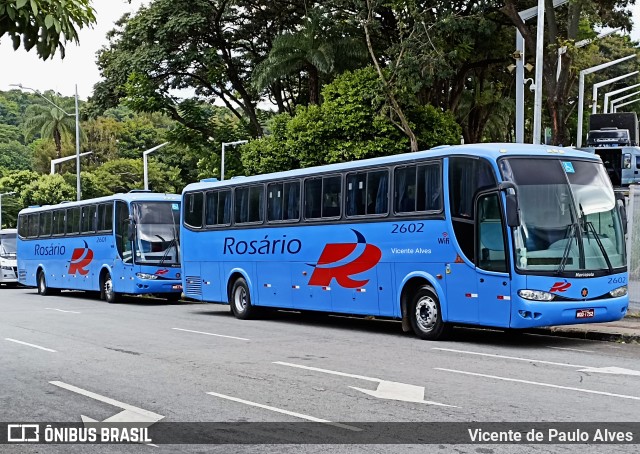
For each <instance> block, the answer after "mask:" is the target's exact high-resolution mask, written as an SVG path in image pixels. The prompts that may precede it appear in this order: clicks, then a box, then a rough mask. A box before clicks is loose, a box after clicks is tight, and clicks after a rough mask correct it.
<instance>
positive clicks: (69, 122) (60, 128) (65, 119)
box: [24, 96, 76, 158]
mask: <svg viewBox="0 0 640 454" xmlns="http://www.w3.org/2000/svg"><path fill="white" fill-rule="evenodd" d="M51 98H52V102H53V104H56V105H58V106H61V107H62V108H64V109H65V110H66V111H67V112H69V111H73V109H74V106H73V105H71V106H70V105H69V101H68V100H66V102H65V100H64V99H62V98H60V97H57V96H53V97H51ZM25 115H26V117H27V118H26V120H25V122H24V129H25V133H26V134H27V135H32V134H36V133H40V137H42V138H43V139H53V141H54V142H55V144H56V157H58V158H60V157H61V154H62V139H63V138H64V137H69V136H73V134H74V132H75V127H76V120H75V118H74V117H73V116H71V115H67V114H65V113H64V112H63V111H62V110H61V109H58V108H56V107H54V106H53V105H51V104H45V103H44V101H43V102H42V104H32V105H30V106H29V107H28V108H27V110H26V113H25Z"/></svg>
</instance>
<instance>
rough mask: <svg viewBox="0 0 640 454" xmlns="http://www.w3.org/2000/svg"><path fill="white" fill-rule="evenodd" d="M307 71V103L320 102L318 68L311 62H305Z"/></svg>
mask: <svg viewBox="0 0 640 454" xmlns="http://www.w3.org/2000/svg"><path fill="white" fill-rule="evenodd" d="M307 72H308V73H309V104H320V93H319V91H320V78H319V76H318V68H316V67H315V66H313V65H312V64H307Z"/></svg>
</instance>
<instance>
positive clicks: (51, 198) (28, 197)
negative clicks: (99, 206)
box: [21, 174, 76, 206]
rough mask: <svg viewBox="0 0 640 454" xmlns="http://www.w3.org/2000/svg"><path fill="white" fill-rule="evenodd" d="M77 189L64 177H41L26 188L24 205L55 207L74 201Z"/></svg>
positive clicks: (23, 193)
mask: <svg viewBox="0 0 640 454" xmlns="http://www.w3.org/2000/svg"><path fill="white" fill-rule="evenodd" d="M75 196H76V188H75V187H73V186H71V185H70V184H69V183H67V182H66V181H65V180H64V178H63V177H62V175H59V174H55V175H40V176H39V177H38V178H37V179H36V180H35V181H32V182H31V183H29V184H28V185H26V186H25V187H24V189H23V190H22V192H21V199H22V202H23V203H24V205H26V206H28V205H53V204H56V203H60V202H63V201H65V200H74V199H75Z"/></svg>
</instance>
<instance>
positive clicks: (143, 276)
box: [136, 273, 158, 281]
mask: <svg viewBox="0 0 640 454" xmlns="http://www.w3.org/2000/svg"><path fill="white" fill-rule="evenodd" d="M136 276H137V277H139V278H140V279H148V280H151V281H153V280H154V279H158V276H156V275H155V274H149V273H136Z"/></svg>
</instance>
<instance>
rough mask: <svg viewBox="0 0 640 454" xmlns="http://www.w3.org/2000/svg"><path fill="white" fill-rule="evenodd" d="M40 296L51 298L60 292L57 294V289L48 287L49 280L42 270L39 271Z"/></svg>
mask: <svg viewBox="0 0 640 454" xmlns="http://www.w3.org/2000/svg"><path fill="white" fill-rule="evenodd" d="M37 281H38V294H39V295H42V296H50V295H55V294H57V293H59V292H57V291H56V290H57V289H53V288H50V287H48V286H47V278H46V276H45V274H44V271H42V270H40V271H38V279H37Z"/></svg>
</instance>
